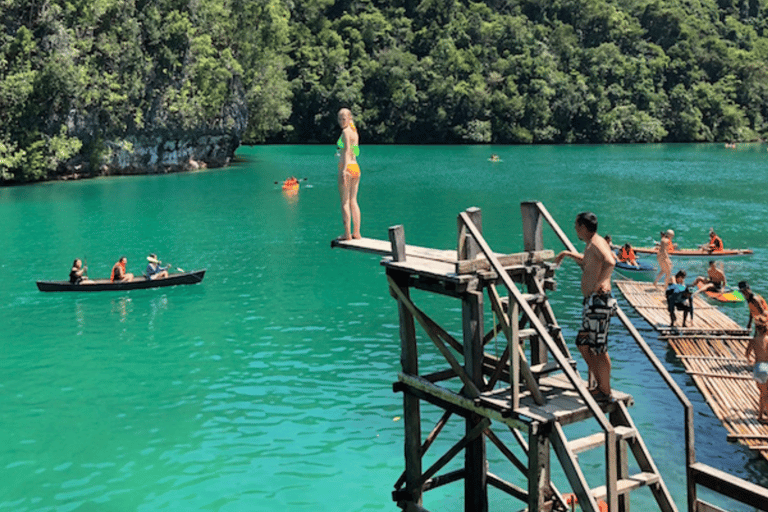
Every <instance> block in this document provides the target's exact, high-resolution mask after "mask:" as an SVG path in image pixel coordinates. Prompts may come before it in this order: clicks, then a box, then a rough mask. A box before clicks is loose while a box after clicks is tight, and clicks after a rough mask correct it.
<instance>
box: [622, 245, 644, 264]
mask: <svg viewBox="0 0 768 512" xmlns="http://www.w3.org/2000/svg"><path fill="white" fill-rule="evenodd" d="M618 256H619V261H620V262H622V263H627V264H629V265H632V266H633V267H640V264H639V263H638V262H637V257H636V256H635V250H634V249H633V248H632V246H631V245H630V244H628V243H627V244H624V245H622V246H621V249H619V255H618Z"/></svg>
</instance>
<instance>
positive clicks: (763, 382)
mask: <svg viewBox="0 0 768 512" xmlns="http://www.w3.org/2000/svg"><path fill="white" fill-rule="evenodd" d="M739 290H741V293H742V294H743V295H744V298H745V299H746V300H747V305H748V306H749V323H747V329H749V328H750V327H751V326H752V320H754V321H755V335H754V337H752V339H751V340H749V343H747V350H746V351H745V353H744V357H746V359H747V362H748V363H750V364H754V365H755V366H754V368H753V369H752V376H753V378H754V379H755V384H757V389H758V391H759V392H760V398H759V400H758V404H757V421H759V422H760V423H768V419H767V418H766V415H768V341H766V339H765V335H766V327H767V326H768V304H766V302H765V300H764V299H763V298H762V297H761V296H759V295H757V294H755V293H752V290H751V289H750V287H749V283H747V282H746V281H741V282H740V283H739ZM753 355H754V362H753V360H752V356H753Z"/></svg>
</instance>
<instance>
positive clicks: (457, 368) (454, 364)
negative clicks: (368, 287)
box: [387, 275, 480, 398]
mask: <svg viewBox="0 0 768 512" xmlns="http://www.w3.org/2000/svg"><path fill="white" fill-rule="evenodd" d="M387 279H388V280H389V286H390V288H391V289H392V290H393V291H394V293H395V294H396V295H397V298H398V300H399V301H400V302H401V303H402V304H403V305H404V306H405V307H406V308H407V309H408V311H409V312H410V313H411V315H413V317H414V318H415V319H416V321H417V322H419V324H421V327H422V328H423V329H424V331H425V332H426V333H427V336H428V337H429V339H431V340H432V343H434V344H435V346H436V347H437V349H438V350H439V351H440V353H441V354H443V357H444V358H445V360H446V361H448V364H450V365H451V368H452V369H453V371H454V372H456V375H458V376H459V378H460V379H461V380H462V382H464V387H465V389H466V390H467V393H468V394H469V395H470V396H471V397H472V398H475V397H478V396H480V391H479V390H478V388H477V386H476V385H475V383H474V382H472V380H471V379H470V378H469V376H468V375H467V372H466V371H465V370H464V368H462V366H461V364H459V362H458V361H457V360H456V358H455V357H454V355H453V354H451V352H450V351H449V350H448V347H446V346H445V344H444V343H443V341H442V340H441V339H440V338H439V337H438V336H437V335H436V334H435V333H434V332H433V331H432V329H430V324H429V322H428V321H427V320H425V315H423V314H421V312H420V311H419V310H418V309H417V308H416V306H415V305H414V304H413V302H411V300H410V298H409V297H406V296H405V295H404V294H403V291H402V290H401V289H400V287H399V286H397V283H395V282H394V280H393V279H392V278H391V277H390V276H389V275H388V276H387Z"/></svg>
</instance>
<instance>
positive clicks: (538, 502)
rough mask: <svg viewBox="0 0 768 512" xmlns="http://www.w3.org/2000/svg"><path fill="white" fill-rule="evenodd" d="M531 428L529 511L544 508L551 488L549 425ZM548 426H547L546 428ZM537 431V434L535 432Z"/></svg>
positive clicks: (536, 511)
mask: <svg viewBox="0 0 768 512" xmlns="http://www.w3.org/2000/svg"><path fill="white" fill-rule="evenodd" d="M541 427H542V428H536V429H534V428H531V430H530V431H529V433H528V511H529V512H542V511H543V510H544V502H545V501H546V498H547V496H545V494H546V493H545V490H546V489H549V488H550V465H549V437H548V432H547V431H546V430H547V428H548V426H547V425H541ZM544 427H546V428H544ZM534 432H535V434H534Z"/></svg>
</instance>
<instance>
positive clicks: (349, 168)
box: [346, 164, 360, 177]
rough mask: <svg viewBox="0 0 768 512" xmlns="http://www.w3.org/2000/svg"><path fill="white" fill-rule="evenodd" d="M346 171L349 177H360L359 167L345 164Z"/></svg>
mask: <svg viewBox="0 0 768 512" xmlns="http://www.w3.org/2000/svg"><path fill="white" fill-rule="evenodd" d="M346 171H347V172H348V173H349V175H350V176H352V177H355V176H360V166H359V165H357V164H347V169H346Z"/></svg>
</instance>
